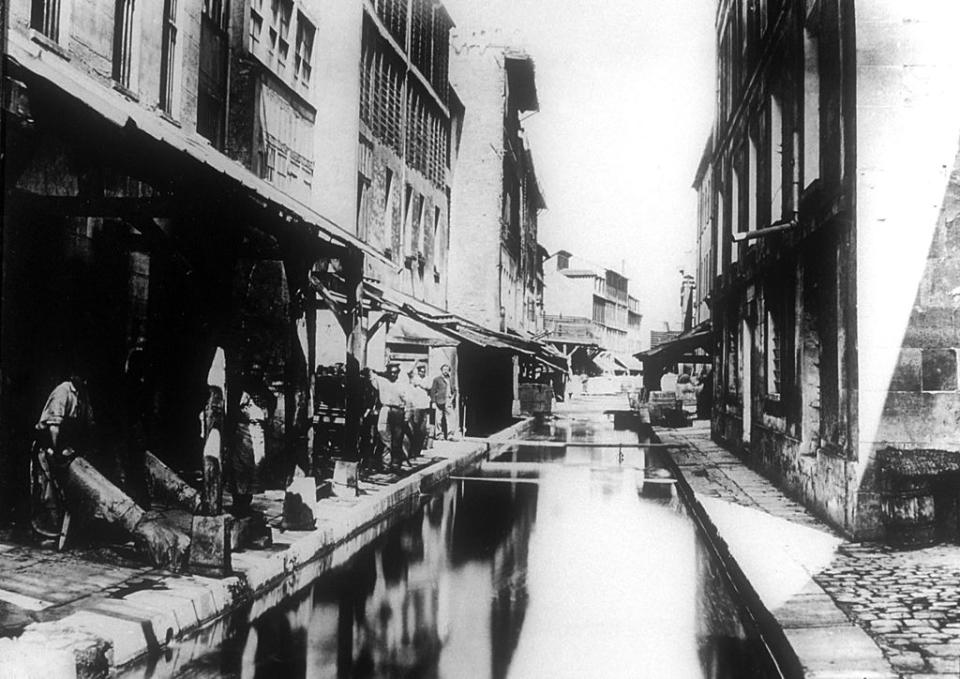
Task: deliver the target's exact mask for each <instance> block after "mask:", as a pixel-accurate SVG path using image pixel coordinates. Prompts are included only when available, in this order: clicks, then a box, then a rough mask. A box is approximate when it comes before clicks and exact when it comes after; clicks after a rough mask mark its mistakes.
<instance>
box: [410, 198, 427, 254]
mask: <svg viewBox="0 0 960 679" xmlns="http://www.w3.org/2000/svg"><path fill="white" fill-rule="evenodd" d="M413 205H414V208H413V233H412V235H413V245H414V247H413V252H412V253H411V254H414V255H422V254H423V242H424V235H423V232H424V230H425V229H426V226H427V224H426V222H427V220H426V217H427V201H426V200H424V197H423V196H421V195H420V194H417V195H416V196H415V197H414V199H413Z"/></svg>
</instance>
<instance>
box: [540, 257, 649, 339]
mask: <svg viewBox="0 0 960 679" xmlns="http://www.w3.org/2000/svg"><path fill="white" fill-rule="evenodd" d="M544 268H545V272H544V293H543V299H544V301H543V309H544V329H545V330H553V331H556V330H559V327H560V326H561V325H568V324H570V323H573V322H576V321H580V322H585V325H587V326H588V327H589V328H590V335H591V336H592V337H593V338H594V339H595V340H596V343H597V345H598V346H599V347H600V348H602V349H605V350H607V351H610V352H613V353H615V354H620V355H621V356H624V357H626V356H632V355H633V354H635V353H637V352H638V351H640V344H641V337H640V323H641V321H642V319H643V314H641V313H640V307H639V301H638V300H637V298H636V297H634V296H633V295H632V294H630V279H629V278H627V277H626V276H624V275H623V274H620V273H617V272H616V271H613V270H612V269H606V268H604V267H600V266H597V265H594V264H592V263H590V262H587V261H585V260H583V259H582V258H580V257H576V256H574V255H573V254H572V253H570V252H567V251H566V250H560V251H559V252H557V253H556V254H555V255H554V256H553V257H552V258H551V259H550V260H547V262H546V263H545V264H544ZM546 337H547V339H549V340H550V341H555V339H554V336H553V334H552V333H550V334H547V335H546Z"/></svg>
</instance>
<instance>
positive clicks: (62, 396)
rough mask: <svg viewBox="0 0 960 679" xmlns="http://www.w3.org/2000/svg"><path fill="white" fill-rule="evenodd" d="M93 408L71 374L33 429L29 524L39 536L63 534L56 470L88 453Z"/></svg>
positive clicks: (83, 387)
mask: <svg viewBox="0 0 960 679" xmlns="http://www.w3.org/2000/svg"><path fill="white" fill-rule="evenodd" d="M93 426H94V422H93V409H92V408H91V406H90V396H89V392H88V390H87V383H86V380H84V379H83V378H82V377H78V376H77V375H71V376H70V377H69V378H68V379H66V380H64V381H63V382H61V383H60V384H58V385H57V386H56V387H55V388H54V389H53V391H52V392H50V396H49V397H48V398H47V402H46V404H45V405H44V406H43V411H42V412H41V413H40V419H39V420H38V422H37V426H36V439H35V445H34V450H33V459H32V463H33V471H32V473H31V475H30V476H31V478H30V500H31V512H30V514H31V519H30V520H31V525H32V527H33V529H34V531H35V532H36V533H38V534H39V535H41V536H42V537H48V538H52V537H57V536H59V535H61V533H63V532H65V529H66V527H65V526H61V523H62V522H63V520H64V507H63V498H62V496H61V492H60V489H59V487H58V485H57V476H58V475H59V474H60V470H61V469H63V468H65V467H66V466H67V465H69V463H70V460H72V459H73V458H74V456H76V455H79V454H84V453H87V452H89V449H90V446H91V440H92V434H93Z"/></svg>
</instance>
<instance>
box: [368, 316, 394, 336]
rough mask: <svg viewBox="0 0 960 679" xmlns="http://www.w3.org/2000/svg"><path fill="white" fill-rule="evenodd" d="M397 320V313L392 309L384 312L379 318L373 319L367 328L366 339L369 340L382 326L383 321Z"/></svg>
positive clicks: (391, 321) (392, 321)
mask: <svg viewBox="0 0 960 679" xmlns="http://www.w3.org/2000/svg"><path fill="white" fill-rule="evenodd" d="M396 320H397V314H395V313H394V312H392V311H388V312H386V313H384V314H383V315H382V316H381V317H380V318H378V319H377V320H376V321H374V323H373V325H371V326H370V327H369V328H367V341H368V342H369V341H370V340H371V339H373V336H374V335H376V334H377V332H378V331H379V330H380V328H382V327H383V325H384V324H385V323H395V322H396Z"/></svg>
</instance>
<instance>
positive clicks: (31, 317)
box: [0, 0, 383, 483]
mask: <svg viewBox="0 0 960 679" xmlns="http://www.w3.org/2000/svg"><path fill="white" fill-rule="evenodd" d="M8 10H9V15H8V19H9V24H8V26H7V28H8V33H7V37H8V40H7V42H6V43H5V50H4V59H5V64H4V66H5V79H4V83H3V88H4V116H5V123H6V124H5V135H6V136H5V143H6V146H7V151H8V152H7V154H6V156H5V158H4V161H5V168H4V169H5V186H4V191H5V195H4V198H5V200H4V203H5V209H4V215H3V218H4V219H3V269H2V271H3V281H2V305H3V306H2V317H3V323H2V328H3V330H2V333H3V337H2V347H3V352H2V354H3V357H2V366H0V371H2V372H0V375H2V380H0V385H2V386H0V389H2V392H0V398H2V410H3V412H2V416H0V420H2V427H0V429H2V432H0V438H2V442H0V448H2V454H3V456H4V457H5V458H6V457H7V456H20V457H23V454H24V453H23V451H25V450H26V449H28V448H29V441H30V437H31V435H32V433H31V432H32V427H33V424H34V422H35V418H36V417H37V413H38V412H39V408H40V407H41V406H42V404H43V400H44V398H45V396H46V394H47V393H48V392H49V390H50V389H51V387H52V386H53V385H54V384H56V382H57V381H58V380H60V379H62V378H63V376H64V374H65V373H66V372H67V371H71V372H73V371H79V372H82V373H83V374H84V376H85V377H87V379H88V380H89V382H90V384H91V388H92V392H93V397H94V402H95V406H96V410H97V411H98V419H97V422H98V425H99V429H100V430H101V432H102V434H103V441H102V442H101V443H102V446H101V447H102V449H103V454H104V456H105V457H107V458H109V457H111V455H112V453H111V451H113V450H120V449H122V448H123V447H124V445H125V443H124V436H125V435H126V434H125V432H124V428H125V426H126V425H125V422H126V421H128V420H129V418H130V417H131V416H132V414H131V413H130V412H127V411H128V410H129V405H130V404H129V403H128V401H129V399H127V398H126V394H127V391H126V390H127V389H128V388H129V387H130V381H131V379H132V377H131V375H130V374H128V372H129V366H130V365H131V362H130V360H129V359H130V356H131V355H132V352H134V351H137V352H143V353H144V354H145V355H146V357H147V365H148V366H149V367H148V368H147V372H148V374H147V375H145V376H141V377H142V379H143V380H145V384H146V386H145V387H144V389H145V390H146V392H147V393H149V398H148V399H147V401H148V403H143V404H141V405H142V406H143V409H144V410H145V411H148V413H147V414H145V415H144V417H147V418H148V419H149V422H147V423H146V424H147V429H148V437H147V445H148V446H149V448H150V449H151V450H153V451H154V452H156V453H157V454H158V455H160V456H161V457H162V458H164V459H165V460H167V461H168V463H169V464H171V465H173V466H174V467H176V468H178V469H188V470H189V469H190V468H192V467H195V466H196V464H198V463H199V459H200V456H199V453H198V451H197V445H198V443H197V441H198V430H197V427H198V425H197V411H198V409H202V407H203V399H204V394H205V390H206V386H205V385H206V379H207V377H206V375H207V370H208V368H209V366H210V361H211V358H212V356H213V353H214V350H215V348H216V347H218V346H219V347H222V348H224V349H225V351H226V355H227V373H228V374H227V382H228V389H227V391H228V394H231V392H232V395H231V398H232V397H239V391H238V390H236V389H235V388H234V387H235V386H236V382H235V380H237V379H240V376H241V375H242V374H244V373H245V372H247V371H250V370H255V371H261V370H262V371H263V373H264V376H265V377H266V379H267V382H268V385H269V388H270V389H271V390H272V391H273V392H274V393H275V395H276V396H277V407H276V409H275V410H274V412H273V420H274V421H273V422H272V424H271V426H270V427H269V428H268V433H269V436H270V440H269V441H268V451H270V453H271V455H274V456H277V457H285V459H284V460H279V459H278V465H279V466H280V467H283V466H286V465H287V463H288V462H290V461H291V460H293V458H292V457H289V456H283V455H281V454H280V451H287V452H290V451H295V450H298V449H299V450H300V451H301V452H302V451H303V439H305V431H306V429H307V427H308V421H307V411H308V409H309V397H310V396H309V393H310V390H309V380H310V373H311V370H310V367H309V366H310V365H311V364H312V362H313V360H312V348H313V347H315V346H316V345H317V344H318V343H320V342H319V341H318V340H316V338H315V336H316V324H315V323H313V322H312V321H313V319H314V318H315V315H314V313H313V312H314V310H315V309H316V308H317V307H322V308H333V307H332V306H330V305H328V304H327V303H326V302H325V301H320V300H322V299H325V298H323V296H322V295H320V294H319V293H318V291H317V289H316V288H317V287H319V288H325V287H329V288H330V289H331V290H333V289H336V290H335V293H336V294H334V295H332V296H331V297H330V300H331V303H332V304H334V305H336V301H337V300H341V301H342V304H341V305H340V306H339V308H338V312H339V313H338V319H339V321H340V325H341V327H342V328H343V329H345V332H346V335H347V336H354V338H359V337H360V336H361V333H360V332H355V330H356V329H357V328H359V327H360V325H361V318H360V314H359V313H358V311H359V309H360V306H359V303H358V300H357V297H358V291H359V289H360V288H359V285H360V282H361V280H362V273H363V269H362V261H363V258H364V256H365V255H366V256H367V257H369V258H371V259H374V260H377V259H383V255H382V253H380V252H379V251H377V250H374V249H373V248H370V247H368V246H367V245H366V244H365V243H363V242H362V241H361V240H360V239H358V238H357V236H356V207H355V201H356V176H355V174H354V173H353V172H352V171H351V172H347V173H344V171H343V167H344V166H349V167H351V168H355V167H356V166H357V160H356V153H357V151H356V149H357V142H356V140H357V138H358V134H359V120H358V115H357V111H358V107H359V106H358V102H359V90H360V88H359V77H358V78H356V81H354V80H353V79H346V81H345V80H344V79H343V78H342V77H341V75H340V74H341V73H343V72H345V69H346V68H347V67H348V66H349V68H350V70H351V72H353V71H355V69H356V64H357V63H358V62H359V61H360V43H361V17H362V10H361V6H360V4H359V3H358V4H356V5H351V7H350V8H346V7H344V6H343V5H342V4H341V3H333V2H323V1H322V0H310V1H308V2H294V1H293V0H290V1H283V0H280V1H278V2H275V3H261V2H258V1H257V0H249V1H248V2H236V3H227V2H219V1H218V0H209V1H205V2H204V1H199V0H198V1H185V2H181V1H177V0H165V1H159V0H158V1H156V2H133V1H132V0H131V1H130V2H112V1H111V2H106V1H102V0H70V1H65V0H44V1H42V2H14V3H9V5H8ZM343 36H354V37H352V38H350V39H344V38H343ZM334 92H335V93H336V96H330V93H334ZM314 274H315V276H314ZM317 281H319V283H318V282H317ZM351 281H352V283H351ZM331 341H333V340H331ZM339 342H340V343H341V346H342V344H343V342H344V331H341V334H340V336H339ZM356 344H359V342H356ZM308 345H309V347H308ZM137 379H138V380H139V379H140V377H138V378H137ZM228 407H229V404H228ZM228 412H229V411H228ZM298 441H299V443H298ZM24 459H25V458H24ZM299 462H301V463H303V460H302V459H300V460H299ZM304 464H306V463H304ZM108 471H109V472H113V471H114V470H108ZM278 474H279V476H280V477H282V476H283V475H284V472H283V470H279V471H278ZM122 477H123V473H122V472H120V471H118V472H117V474H116V475H115V478H118V479H119V480H122ZM10 478H11V479H14V480H13V481H12V483H17V482H19V480H18V478H15V475H14V476H11V477H10Z"/></svg>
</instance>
